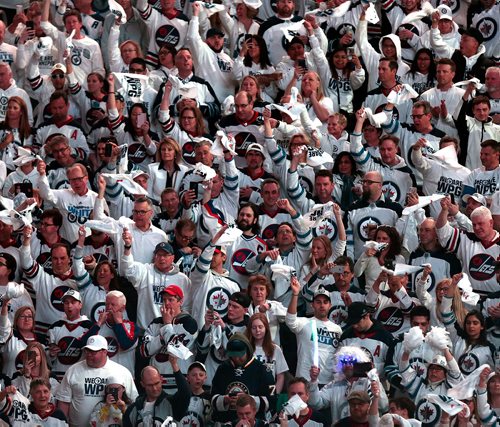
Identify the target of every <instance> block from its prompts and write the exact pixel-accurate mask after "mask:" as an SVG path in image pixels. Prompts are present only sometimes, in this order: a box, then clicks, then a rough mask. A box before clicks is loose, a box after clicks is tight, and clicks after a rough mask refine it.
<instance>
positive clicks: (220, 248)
mask: <svg viewBox="0 0 500 427" xmlns="http://www.w3.org/2000/svg"><path fill="white" fill-rule="evenodd" d="M215 253H221V254H224V255H227V249H226V247H225V246H216V247H215Z"/></svg>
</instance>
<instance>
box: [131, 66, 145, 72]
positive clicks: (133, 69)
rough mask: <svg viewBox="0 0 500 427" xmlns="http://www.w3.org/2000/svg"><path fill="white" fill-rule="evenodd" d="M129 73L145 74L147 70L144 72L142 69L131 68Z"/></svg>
mask: <svg viewBox="0 0 500 427" xmlns="http://www.w3.org/2000/svg"><path fill="white" fill-rule="evenodd" d="M128 71H129V72H130V73H144V71H146V70H143V69H142V68H130V67H129V69H128Z"/></svg>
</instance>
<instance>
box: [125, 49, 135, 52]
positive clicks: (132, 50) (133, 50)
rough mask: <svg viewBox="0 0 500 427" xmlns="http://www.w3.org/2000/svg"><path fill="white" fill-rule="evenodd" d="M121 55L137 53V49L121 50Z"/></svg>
mask: <svg viewBox="0 0 500 427" xmlns="http://www.w3.org/2000/svg"><path fill="white" fill-rule="evenodd" d="M122 52H123V53H130V52H137V49H122Z"/></svg>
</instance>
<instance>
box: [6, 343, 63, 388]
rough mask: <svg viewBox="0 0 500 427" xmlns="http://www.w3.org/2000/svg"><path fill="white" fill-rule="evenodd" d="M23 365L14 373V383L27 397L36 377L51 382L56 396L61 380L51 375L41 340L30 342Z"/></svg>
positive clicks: (24, 355)
mask: <svg viewBox="0 0 500 427" xmlns="http://www.w3.org/2000/svg"><path fill="white" fill-rule="evenodd" d="M22 359H23V367H22V368H21V369H20V370H19V371H18V372H16V373H15V374H14V376H13V378H12V385H14V386H16V388H17V390H18V391H19V392H20V393H21V394H22V395H23V396H25V397H29V392H30V384H31V381H32V380H34V379H35V378H43V379H44V380H47V381H49V382H50V385H51V390H52V395H53V396H54V395H55V394H56V391H57V387H58V386H59V382H58V381H57V380H56V379H55V378H54V377H52V376H51V374H50V368H49V364H48V363H47V356H46V354H45V348H44V346H43V345H42V344H40V343H39V342H32V343H30V344H28V346H27V347H26V350H25V351H24V354H23V358H22Z"/></svg>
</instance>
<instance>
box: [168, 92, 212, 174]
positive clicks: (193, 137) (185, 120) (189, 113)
mask: <svg viewBox="0 0 500 427" xmlns="http://www.w3.org/2000/svg"><path fill="white" fill-rule="evenodd" d="M171 92H172V84H171V83H170V82H167V84H166V85H165V90H164V92H163V98H162V100H161V103H160V108H159V111H158V121H159V122H160V124H161V129H162V134H163V137H169V138H173V139H174V140H176V141H177V142H178V144H179V146H180V147H181V151H182V159H183V160H184V162H185V163H186V165H195V163H196V161H195V158H194V148H195V145H196V143H197V142H199V141H201V140H204V139H208V140H211V136H210V135H209V134H207V132H206V129H205V121H204V120H203V114H202V113H201V111H200V109H199V108H198V107H196V106H191V105H187V106H185V107H184V108H182V109H181V110H180V112H179V122H178V123H177V122H176V121H175V119H174V118H173V117H172V116H171V115H170V101H169V99H170V94H171Z"/></svg>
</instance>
